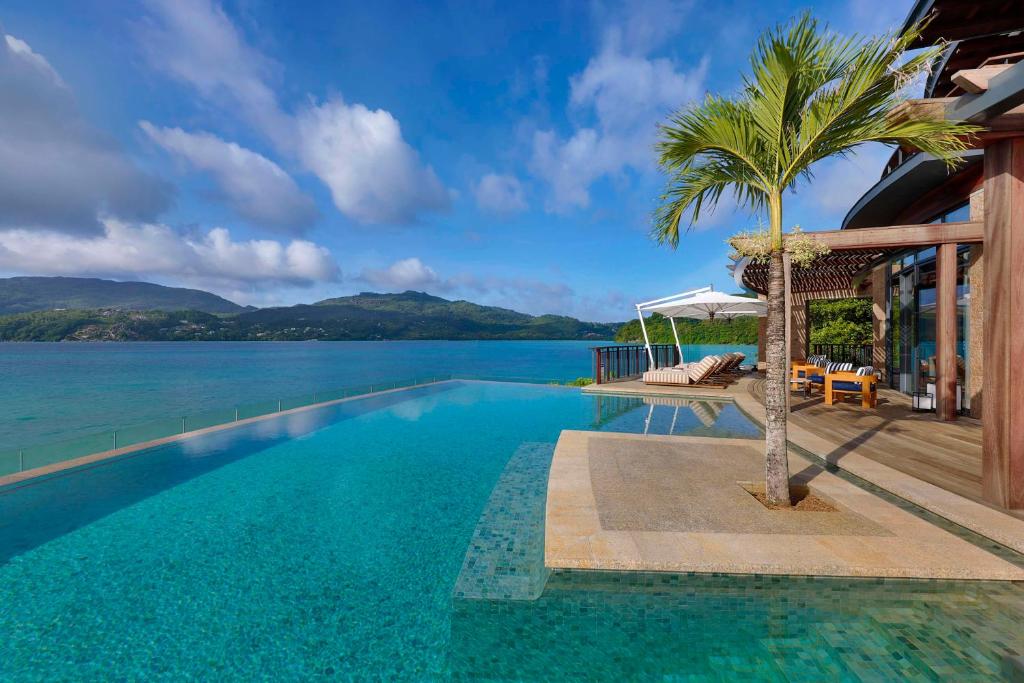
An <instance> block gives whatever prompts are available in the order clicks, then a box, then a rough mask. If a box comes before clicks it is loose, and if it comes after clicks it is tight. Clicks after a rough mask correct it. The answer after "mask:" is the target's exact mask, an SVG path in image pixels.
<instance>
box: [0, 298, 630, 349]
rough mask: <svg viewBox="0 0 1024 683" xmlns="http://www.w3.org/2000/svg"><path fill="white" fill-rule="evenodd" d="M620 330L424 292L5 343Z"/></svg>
mask: <svg viewBox="0 0 1024 683" xmlns="http://www.w3.org/2000/svg"><path fill="white" fill-rule="evenodd" d="M618 327H619V326H618V325H617V324H608V323H587V322H581V321H579V320H576V319H575V318H569V317H566V316H558V315H541V316H533V315H527V314H526V313H518V312H516V311H511V310H509V309H507V308H498V307H495V306H481V305H479V304H474V303H470V302H468V301H449V300H447V299H442V298H440V297H436V296H431V295H429V294H425V293H423V292H404V293H402V294H375V293H371V292H364V293H362V294H357V295H355V296H347V297H339V298H336V299H325V300H324V301H319V302H317V303H315V304H299V305H297V306H286V307H280V308H263V309H258V310H248V311H244V312H241V313H238V314H235V315H227V316H224V315H221V316H214V315H209V314H206V313H202V312H197V311H180V312H166V311H146V312H132V311H124V310H112V309H106V310H66V311H45V312H34V313H25V314H20V315H9V316H3V317H0V341H61V340H107V341H133V340H140V341H141V340H151V341H164V340H166V341H176V340H234V341H250V340H251V341H259V340H268V341H302V340H323V341H355V340H392V339H594V340H601V339H611V338H612V337H613V336H614V334H615V330H616V329H617V328H618Z"/></svg>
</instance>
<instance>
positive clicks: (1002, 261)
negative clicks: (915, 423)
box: [981, 137, 1024, 508]
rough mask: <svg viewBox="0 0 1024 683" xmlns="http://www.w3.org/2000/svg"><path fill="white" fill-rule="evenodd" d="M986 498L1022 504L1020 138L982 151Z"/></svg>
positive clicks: (1023, 199)
mask: <svg viewBox="0 0 1024 683" xmlns="http://www.w3.org/2000/svg"><path fill="white" fill-rule="evenodd" d="M984 163H985V339H984V348H985V366H984V373H985V400H984V405H983V406H982V413H983V418H982V427H983V449H982V474H981V484H982V491H983V494H984V496H985V499H986V500H988V501H990V502H992V503H994V504H996V505H1000V506H1002V507H1007V508H1024V370H1022V368H1024V334H1022V331H1024V137H1018V138H1008V139H1005V140H999V141H997V142H994V143H993V144H991V145H990V146H988V147H986V148H985V162H984Z"/></svg>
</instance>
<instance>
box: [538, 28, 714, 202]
mask: <svg viewBox="0 0 1024 683" xmlns="http://www.w3.org/2000/svg"><path fill="white" fill-rule="evenodd" d="M636 31H638V32H639V33H640V34H643V33H644V31H641V30H640V29H636ZM707 66H708V64H707V60H706V59H705V60H702V61H701V62H700V63H699V64H697V65H696V66H694V67H693V68H692V69H690V70H688V71H684V70H680V69H679V68H678V66H677V65H676V64H675V62H673V61H672V60H670V59H666V58H650V57H647V56H644V55H643V54H641V53H637V52H635V51H632V50H630V49H628V48H627V46H626V45H625V44H624V39H623V33H622V30H620V29H618V28H614V27H613V28H611V29H609V30H608V31H607V32H606V34H605V37H604V40H603V43H602V47H601V50H600V52H599V53H598V54H597V55H596V56H594V57H593V58H592V59H591V60H590V61H589V62H588V64H587V66H586V68H585V69H584V70H583V72H582V73H579V74H577V75H575V76H573V77H572V78H571V79H570V86H571V91H570V97H569V106H570V113H571V114H573V115H575V118H578V119H589V120H591V122H592V123H591V124H590V125H580V126H577V127H576V129H575V130H574V132H573V133H572V135H570V136H569V137H568V138H562V137H560V136H559V135H557V134H556V133H555V132H554V131H552V130H540V131H536V132H535V133H534V136H533V150H532V161H531V168H532V170H533V171H534V173H536V174H537V175H538V176H540V177H541V178H543V179H544V180H546V181H547V182H548V183H549V184H550V186H551V197H550V199H549V200H548V202H547V204H546V206H547V208H548V210H550V211H556V212H566V211H569V210H571V209H573V208H586V207H587V206H589V204H590V186H591V185H592V184H593V183H594V182H595V181H596V180H598V179H599V178H602V177H607V176H616V175H618V174H621V173H623V172H624V171H626V170H627V169H631V170H634V171H637V172H641V173H646V172H650V171H652V170H653V169H654V160H655V159H654V150H653V145H654V141H655V136H656V132H657V123H658V122H659V121H661V120H662V119H664V117H665V116H666V115H668V114H669V113H671V112H672V111H674V110H676V109H678V108H679V107H681V106H683V105H684V104H686V103H687V102H689V101H691V100H693V99H695V98H697V97H699V96H700V95H701V93H702V92H703V88H704V79H705V77H706V75H707Z"/></svg>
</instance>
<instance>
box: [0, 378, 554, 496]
mask: <svg viewBox="0 0 1024 683" xmlns="http://www.w3.org/2000/svg"><path fill="white" fill-rule="evenodd" d="M450 379H454V377H453V376H452V375H441V374H438V375H432V376H430V377H420V378H414V379H409V380H399V381H390V382H378V383H374V384H365V385H359V386H353V387H345V388H342V389H332V390H327V391H313V392H310V393H308V394H304V395H302V396H291V397H288V398H275V399H271V400H266V401H259V402H255V403H245V404H237V405H229V406H225V407H224V408H221V409H218V410H211V411H206V412H203V413H197V414H195V415H173V416H168V417H166V418H163V419H158V420H151V421H149V422H143V423H140V424H135V425H129V426H125V427H119V428H117V429H110V430H106V431H102V432H97V433H93V434H85V435H83V436H77V437H74V438H70V439H63V440H60V441H54V442H51V443H45V444H39V445H34V446H25V447H23V448H10V449H3V450H0V476H5V475H8V474H15V473H17V472H24V471H27V470H32V469H36V468H39V467H45V466H47V465H53V464H56V463H59V462H63V461H66V460H74V459H76V458H82V457H85V456H89V455H95V454H97V453H104V452H107V451H114V450H118V449H121V448H127V447H128V446H135V445H138V444H143V443H148V442H150V441H156V440H158V439H165V438H167V437H171V436H178V435H181V434H188V433H190V432H196V431H198V430H201V429H207V428H209V427H216V426H219V425H226V424H230V423H233V422H241V421H243V420H248V419H251V418H254V417H261V416H264V415H273V414H275V413H283V412H285V411H288V410H294V409H295V408H304V407H307V406H314V405H320V404H325V403H330V402H332V401H338V400H341V399H346V398H355V397H357V396H367V395H370V394H376V393H380V392H383V391H391V390H394V389H403V388H408V387H414V386H419V385H423V384H431V383H434V382H440V381H445V380H450ZM467 379H468V378H467ZM509 381H531V380H526V379H511V380H509ZM532 381H536V382H542V381H543V380H532Z"/></svg>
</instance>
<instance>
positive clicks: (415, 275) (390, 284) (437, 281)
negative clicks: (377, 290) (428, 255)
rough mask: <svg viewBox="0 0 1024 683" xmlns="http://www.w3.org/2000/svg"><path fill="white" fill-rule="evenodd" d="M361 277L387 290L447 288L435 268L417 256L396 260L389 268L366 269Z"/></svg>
mask: <svg viewBox="0 0 1024 683" xmlns="http://www.w3.org/2000/svg"><path fill="white" fill-rule="evenodd" d="M360 279H362V280H365V281H367V282H369V283H370V284H372V285H374V286H376V287H381V288H383V289H386V290H399V291H404V290H407V289H425V288H427V287H435V288H437V287H438V286H440V289H445V288H446V287H445V286H444V285H443V283H442V282H441V278H439V277H438V276H437V273H436V272H434V269H433V268H431V267H429V266H427V265H426V264H425V263H423V262H422V261H420V260H419V259H418V258H416V257H413V258H407V259H402V260H401V261H395V262H394V263H392V264H391V265H390V266H388V267H387V268H382V269H379V270H376V269H372V268H371V269H367V270H364V271H363V273H362V275H361V276H360Z"/></svg>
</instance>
